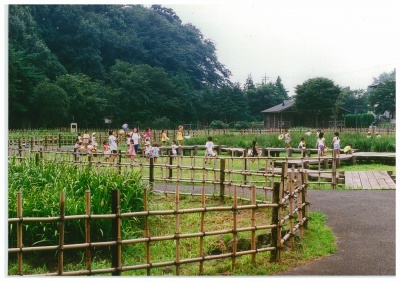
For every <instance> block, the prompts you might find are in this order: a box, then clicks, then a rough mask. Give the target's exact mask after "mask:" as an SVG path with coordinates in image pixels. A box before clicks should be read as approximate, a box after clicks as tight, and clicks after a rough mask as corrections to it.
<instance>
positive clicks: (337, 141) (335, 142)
mask: <svg viewBox="0 0 400 282" xmlns="http://www.w3.org/2000/svg"><path fill="white" fill-rule="evenodd" d="M334 135H335V136H333V139H332V145H333V151H334V152H336V156H337V157H340V139H339V132H335V133H334Z"/></svg>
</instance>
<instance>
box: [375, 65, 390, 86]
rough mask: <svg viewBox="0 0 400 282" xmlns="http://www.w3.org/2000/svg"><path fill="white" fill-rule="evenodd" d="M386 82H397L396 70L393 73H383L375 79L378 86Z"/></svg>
mask: <svg viewBox="0 0 400 282" xmlns="http://www.w3.org/2000/svg"><path fill="white" fill-rule="evenodd" d="M385 80H396V69H394V70H393V71H391V72H389V73H388V72H383V73H381V74H380V75H379V76H378V77H374V78H373V83H374V84H378V83H380V82H383V81H385Z"/></svg>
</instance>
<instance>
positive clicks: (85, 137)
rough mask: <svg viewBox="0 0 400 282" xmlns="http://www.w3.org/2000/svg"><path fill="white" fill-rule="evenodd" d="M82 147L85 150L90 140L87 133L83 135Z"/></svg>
mask: <svg viewBox="0 0 400 282" xmlns="http://www.w3.org/2000/svg"><path fill="white" fill-rule="evenodd" d="M82 139H83V140H82V141H83V146H84V147H85V149H87V145H88V144H89V139H90V135H89V131H87V130H86V131H85V134H83V138H82Z"/></svg>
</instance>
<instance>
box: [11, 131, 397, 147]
mask: <svg viewBox="0 0 400 282" xmlns="http://www.w3.org/2000/svg"><path fill="white" fill-rule="evenodd" d="M321 130H322V131H323V132H334V131H339V132H361V133H367V132H368V131H371V132H372V133H373V134H374V133H379V134H386V135H394V134H396V127H378V126H376V127H373V129H372V130H371V129H369V128H334V127H331V128H322V129H321ZM114 131H115V133H116V134H117V135H118V129H114ZM290 131H291V132H304V133H305V132H306V131H307V129H303V128H293V129H290ZM90 132H96V133H97V134H96V135H97V136H96V137H97V138H96V139H97V142H98V144H102V142H103V141H104V140H107V138H108V131H105V130H104V129H98V130H96V129H91V130H90ZM166 132H167V135H168V136H169V137H170V139H171V140H172V139H174V137H175V136H176V133H177V131H176V130H167V131H166ZM142 133H143V132H142ZM227 133H233V134H255V135H262V134H278V133H282V129H281V128H269V129H242V130H231V129H229V130H228V129H206V130H189V131H186V130H185V134H189V135H190V136H191V137H196V136H216V135H223V134H227ZM142 135H143V134H142ZM152 136H153V140H154V141H157V142H161V130H153V131H152ZM76 137H77V133H75V132H74V133H71V132H62V133H61V132H56V131H54V133H51V134H50V133H49V134H46V133H43V134H42V135H34V134H33V133H32V131H29V130H26V131H23V130H18V131H16V130H11V131H10V132H9V141H8V142H9V146H18V145H19V144H23V146H26V147H30V148H31V149H33V148H34V147H35V146H36V147H37V146H39V147H42V148H44V150H46V149H47V148H49V149H55V148H59V147H61V146H63V145H73V144H75V140H76ZM123 140H125V136H123Z"/></svg>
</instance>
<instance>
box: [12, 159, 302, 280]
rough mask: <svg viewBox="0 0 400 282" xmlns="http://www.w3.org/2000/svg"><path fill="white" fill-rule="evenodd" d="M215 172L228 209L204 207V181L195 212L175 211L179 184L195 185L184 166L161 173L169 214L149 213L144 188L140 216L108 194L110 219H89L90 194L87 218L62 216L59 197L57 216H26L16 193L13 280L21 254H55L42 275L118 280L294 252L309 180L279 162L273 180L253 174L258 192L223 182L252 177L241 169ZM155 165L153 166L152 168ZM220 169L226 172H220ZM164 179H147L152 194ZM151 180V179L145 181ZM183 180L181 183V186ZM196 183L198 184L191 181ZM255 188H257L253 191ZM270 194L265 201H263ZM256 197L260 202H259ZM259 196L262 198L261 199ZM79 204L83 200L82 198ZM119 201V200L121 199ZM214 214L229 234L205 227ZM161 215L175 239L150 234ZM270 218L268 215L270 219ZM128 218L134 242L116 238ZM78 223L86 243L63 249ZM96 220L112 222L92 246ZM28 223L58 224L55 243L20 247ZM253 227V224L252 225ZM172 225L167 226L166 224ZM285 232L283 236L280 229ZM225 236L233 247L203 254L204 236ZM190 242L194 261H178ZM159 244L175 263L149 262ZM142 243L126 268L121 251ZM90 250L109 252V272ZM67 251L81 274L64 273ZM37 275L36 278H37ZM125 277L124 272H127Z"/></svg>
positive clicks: (97, 216)
mask: <svg viewBox="0 0 400 282" xmlns="http://www.w3.org/2000/svg"><path fill="white" fill-rule="evenodd" d="M220 162H221V167H220V170H223V171H224V174H223V175H224V176H221V175H220V178H221V179H220V182H219V185H220V186H219V188H220V190H219V195H218V196H220V197H221V198H226V197H230V198H232V199H233V204H232V205H230V206H229V205H228V206H224V205H221V206H207V205H206V196H207V194H206V190H207V189H210V190H211V191H212V190H213V188H212V187H211V188H210V187H209V186H208V185H209V184H215V183H208V182H207V181H206V180H203V181H202V182H201V184H200V185H196V186H197V189H198V190H197V191H200V192H199V193H196V194H193V195H199V196H200V197H199V203H200V207H193V208H189V209H181V208H180V195H181V192H182V190H185V189H186V187H185V186H184V185H183V186H182V184H185V183H186V184H187V183H189V185H191V183H190V181H189V180H195V178H194V177H190V179H184V178H181V177H180V175H181V172H180V170H182V169H184V167H183V166H180V165H177V166H170V167H166V166H165V167H164V168H160V169H165V170H171V169H172V170H174V175H175V177H176V179H175V180H174V181H172V182H173V184H174V190H172V191H171V190H167V189H163V190H162V192H163V193H172V194H174V196H175V208H174V209H173V210H149V199H148V192H149V191H148V190H147V188H146V189H145V193H144V199H143V201H144V210H143V211H141V212H131V213H121V211H120V209H119V207H120V201H121V199H120V193H119V190H113V191H112V195H110V197H111V198H112V201H111V203H112V207H111V211H112V212H111V214H92V213H91V209H90V207H91V203H90V199H91V192H90V190H88V191H86V197H85V201H86V213H85V214H82V215H66V214H65V194H64V193H61V194H60V205H59V206H60V208H59V210H60V212H59V215H58V216H52V217H29V216H26V215H24V214H23V205H22V203H23V195H22V193H21V192H18V193H17V195H16V196H17V197H18V199H17V207H9V208H16V209H17V218H9V219H8V224H9V225H11V224H15V225H16V230H17V239H16V242H17V246H16V247H10V248H9V249H8V253H9V254H16V255H17V261H18V275H25V273H24V271H23V258H24V254H25V253H29V252H49V251H53V252H54V253H56V254H57V265H58V267H57V271H56V272H53V273H43V275H51V276H54V275H60V276H61V275H62V276H79V275H95V274H106V273H111V274H112V275H116V276H119V275H122V273H123V272H128V271H138V270H146V274H147V275H151V270H152V269H154V268H159V267H174V268H175V274H176V275H180V274H181V268H182V266H183V265H185V264H193V263H198V267H199V270H198V274H200V275H201V274H202V273H203V270H204V263H205V262H206V261H211V260H219V259H231V265H232V268H235V266H236V259H237V258H238V257H240V256H245V255H250V256H251V260H252V261H253V262H255V259H256V255H257V254H258V253H262V252H270V261H271V262H276V261H280V259H281V258H280V254H281V250H282V248H283V244H284V243H285V242H288V244H289V246H290V248H291V250H293V249H294V239H295V237H299V238H301V237H302V236H303V228H307V224H308V219H309V215H308V205H309V203H308V195H307V186H308V176H307V173H305V172H302V171H301V170H297V171H295V170H294V169H289V167H288V163H287V162H286V163H284V164H283V166H282V168H281V173H280V174H277V175H267V173H262V174H261V175H257V176H258V177H264V178H265V180H264V184H263V185H262V189H263V191H262V193H260V192H259V190H258V189H257V187H256V185H254V184H245V185H242V184H235V181H239V180H235V181H228V182H229V183H228V182H226V181H225V180H226V179H222V178H228V179H230V178H231V179H234V178H235V177H233V176H232V177H230V176H226V174H236V173H237V174H238V175H240V178H241V181H242V182H243V179H245V178H248V177H249V176H250V175H251V174H252V173H250V172H249V171H246V170H243V171H241V172H240V173H239V172H238V171H233V169H227V167H229V164H228V165H227V162H228V163H229V161H226V160H225V161H222V160H220ZM153 165H154V166H155V164H153ZM224 166H225V167H224ZM190 170H191V171H192V172H193V174H192V175H196V173H195V172H194V171H195V170H199V171H200V173H201V174H203V177H202V178H203V179H206V177H205V176H204V175H205V174H206V173H207V170H205V169H204V167H202V168H197V167H196V166H193V167H191V168H190ZM169 176H170V175H169V174H165V175H164V176H161V177H160V178H159V179H157V181H156V177H154V180H153V179H150V180H151V181H154V182H151V183H152V189H155V190H156V189H157V188H158V187H163V186H164V185H163V184H160V181H162V180H163V181H165V182H167V183H169V180H170V179H171V178H170V177H169ZM275 176H278V179H279V180H278V181H271V182H270V181H268V179H267V177H275ZM150 178H151V177H150ZM181 181H184V182H181ZM195 183H196V184H198V183H197V181H195ZM226 186H230V188H232V189H231V190H232V194H229V193H227V190H226V189H225V188H226ZM258 188H260V187H258ZM239 189H241V190H242V195H241V196H240V192H239ZM266 193H269V195H268V196H265V195H266ZM260 194H261V197H260ZM262 195H264V196H262ZM240 199H242V200H247V203H248V204H244V205H239V201H238V200H240ZM82 200H83V199H82ZM122 200H123V199H122ZM246 210H247V211H250V213H249V214H250V218H249V220H246V221H245V222H246V223H248V225H246V226H239V225H238V212H239V211H246ZM260 210H261V211H263V210H264V211H265V212H263V213H261V214H262V215H263V217H262V216H261V218H259V217H258V216H257V217H256V211H260ZM215 212H229V213H231V219H232V220H231V226H232V227H231V228H228V229H218V226H217V225H215V224H214V226H205V221H204V218H205V217H206V216H211V217H212V216H213V213H215ZM185 214H198V215H199V222H198V226H199V230H198V231H197V232H187V233H182V232H181V228H180V224H181V217H182V216H183V215H185ZM160 215H169V216H173V218H174V222H175V231H174V234H166V235H164V236H154V235H152V232H151V230H153V229H152V226H151V225H152V224H157V223H153V222H154V221H152V220H151V219H152V217H154V216H160ZM269 215H271V216H269ZM133 218H143V222H144V226H143V232H142V233H143V234H144V235H143V236H141V237H138V238H123V237H124V234H121V230H122V228H121V225H122V224H123V219H133ZM73 220H80V221H84V230H85V235H86V236H85V241H84V242H82V243H76V244H65V243H64V242H65V236H67V235H66V234H67V233H68V230H66V222H67V221H73ZM95 220H111V221H112V231H111V233H112V236H111V238H112V239H111V240H110V241H106V242H93V241H91V238H90V225H91V224H92V222H93V221H95ZM32 222H53V223H55V224H58V242H59V243H58V244H57V245H53V246H25V245H24V243H23V230H25V228H26V227H27V226H26V225H29V224H30V223H32ZM256 222H257V223H256ZM171 223H172V221H171ZM284 229H286V230H287V231H286V233H284V232H283V230H284ZM260 232H261V233H263V234H266V233H269V234H270V238H271V240H270V244H269V245H268V246H257V244H256V243H257V238H258V237H257V233H258V234H260ZM248 233H250V235H248V236H249V237H250V238H247V239H248V240H249V241H250V247H249V248H247V249H244V250H240V249H238V238H239V235H240V234H244V235H243V236H246V234H248ZM219 235H227V236H231V238H232V242H233V243H232V248H231V249H228V250H225V251H224V252H222V253H220V254H208V253H206V252H205V245H204V240H205V238H207V237H211V236H219ZM189 238H194V239H196V240H197V241H198V244H197V246H198V250H197V256H193V257H182V256H181V242H182V241H183V240H185V239H189ZM161 241H171V242H174V245H175V258H174V259H173V260H167V261H162V260H161V261H160V260H158V259H156V258H153V257H152V256H151V255H152V252H151V246H152V245H153V244H155V243H156V242H161ZM134 244H141V245H142V247H143V248H144V250H143V253H144V254H145V256H144V257H143V258H142V263H138V264H135V265H129V264H127V262H126V261H123V260H122V252H123V248H122V247H123V246H127V245H134ZM95 247H109V248H110V249H111V263H110V264H111V265H110V267H108V268H102V269H94V268H93V267H92V256H93V253H92V250H93V248H95ZM69 250H75V251H76V250H83V251H84V252H85V266H84V267H83V268H84V269H81V270H74V271H66V270H65V269H64V257H65V255H66V254H67V252H66V251H69ZM36 275H38V274H36ZM128 275H129V273H128Z"/></svg>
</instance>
